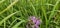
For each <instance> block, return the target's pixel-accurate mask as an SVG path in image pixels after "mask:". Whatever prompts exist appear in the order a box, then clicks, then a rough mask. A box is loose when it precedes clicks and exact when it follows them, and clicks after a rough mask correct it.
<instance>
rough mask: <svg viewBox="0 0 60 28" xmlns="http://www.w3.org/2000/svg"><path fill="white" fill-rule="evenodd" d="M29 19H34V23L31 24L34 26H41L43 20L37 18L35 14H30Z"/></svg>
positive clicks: (35, 27) (37, 27) (34, 27)
mask: <svg viewBox="0 0 60 28" xmlns="http://www.w3.org/2000/svg"><path fill="white" fill-rule="evenodd" d="M29 20H31V21H32V23H33V24H34V25H31V27H32V26H33V27H32V28H39V25H40V24H41V20H40V19H39V18H36V17H35V16H30V17H29Z"/></svg>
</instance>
